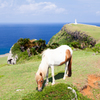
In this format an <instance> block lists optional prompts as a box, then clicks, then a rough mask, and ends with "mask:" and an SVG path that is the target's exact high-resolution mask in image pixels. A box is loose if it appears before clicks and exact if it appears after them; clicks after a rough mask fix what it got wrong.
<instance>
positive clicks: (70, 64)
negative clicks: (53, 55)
mask: <svg viewBox="0 0 100 100" xmlns="http://www.w3.org/2000/svg"><path fill="white" fill-rule="evenodd" d="M71 67H72V57H71V58H70V60H69V64H68V76H69V77H71V75H72V70H71Z"/></svg>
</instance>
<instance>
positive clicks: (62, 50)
mask: <svg viewBox="0 0 100 100" xmlns="http://www.w3.org/2000/svg"><path fill="white" fill-rule="evenodd" d="M72 53H73V51H72V49H71V48H70V47H69V46H67V45H61V46H59V47H58V48H56V49H47V50H44V51H43V53H42V60H41V63H40V65H39V68H38V71H37V73H36V75H35V79H36V82H37V85H38V91H42V86H43V83H44V78H45V77H46V83H45V85H48V82H49V80H48V73H49V67H51V71H52V85H54V84H55V78H54V66H60V65H63V64H65V73H64V77H63V79H65V78H66V77H67V76H68V77H71V75H72V71H71V66H72ZM66 71H67V73H66Z"/></svg>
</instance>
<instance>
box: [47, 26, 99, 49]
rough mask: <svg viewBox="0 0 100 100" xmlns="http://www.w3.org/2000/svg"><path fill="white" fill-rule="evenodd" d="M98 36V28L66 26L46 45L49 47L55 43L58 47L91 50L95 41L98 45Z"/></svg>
mask: <svg viewBox="0 0 100 100" xmlns="http://www.w3.org/2000/svg"><path fill="white" fill-rule="evenodd" d="M94 35H95V36H94ZM99 36H100V28H99V27H96V26H91V25H83V24H77V25H74V24H66V25H64V26H63V28H62V29H61V31H60V32H58V33H57V34H56V35H54V36H53V37H52V38H51V39H50V41H49V43H48V44H49V45H51V44H52V43H54V42H55V41H56V43H58V44H59V45H62V44H67V45H69V46H72V47H75V48H80V49H84V48H87V47H88V48H91V47H94V46H95V44H96V41H97V43H99V41H100V38H99Z"/></svg>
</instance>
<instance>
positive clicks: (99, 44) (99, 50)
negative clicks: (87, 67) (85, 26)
mask: <svg viewBox="0 0 100 100" xmlns="http://www.w3.org/2000/svg"><path fill="white" fill-rule="evenodd" d="M92 50H93V51H94V52H98V53H100V43H98V44H96V45H95V46H94V47H93V48H92Z"/></svg>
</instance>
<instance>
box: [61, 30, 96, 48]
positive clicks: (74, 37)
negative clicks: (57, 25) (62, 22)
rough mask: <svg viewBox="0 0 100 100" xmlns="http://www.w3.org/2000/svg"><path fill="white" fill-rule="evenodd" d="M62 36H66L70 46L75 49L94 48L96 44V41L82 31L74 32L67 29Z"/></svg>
mask: <svg viewBox="0 0 100 100" xmlns="http://www.w3.org/2000/svg"><path fill="white" fill-rule="evenodd" d="M61 36H64V38H65V40H66V43H67V44H68V45H71V46H73V47H75V48H80V49H83V48H86V47H93V46H94V45H95V44H96V40H94V39H93V38H92V37H90V36H88V35H86V34H85V33H84V32H80V31H75V32H72V31H69V30H67V29H66V28H65V29H64V30H63V31H62V35H61Z"/></svg>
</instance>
